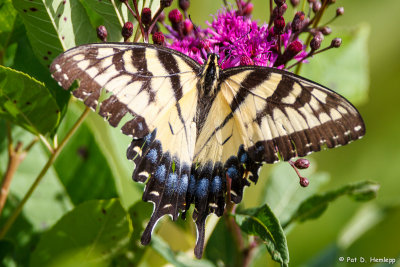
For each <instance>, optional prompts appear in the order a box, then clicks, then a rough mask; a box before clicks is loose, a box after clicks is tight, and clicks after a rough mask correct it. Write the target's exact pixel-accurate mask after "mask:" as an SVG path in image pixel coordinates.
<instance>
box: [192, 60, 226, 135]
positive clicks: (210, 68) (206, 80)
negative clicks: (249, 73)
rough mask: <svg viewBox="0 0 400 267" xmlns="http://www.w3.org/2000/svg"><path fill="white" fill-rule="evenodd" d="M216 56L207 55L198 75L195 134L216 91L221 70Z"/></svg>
mask: <svg viewBox="0 0 400 267" xmlns="http://www.w3.org/2000/svg"><path fill="white" fill-rule="evenodd" d="M218 59H219V57H218V55H217V54H208V57H207V62H206V63H205V64H204V65H203V68H202V70H201V72H200V74H199V76H200V79H199V81H198V83H197V89H198V101H197V112H196V125H197V132H200V130H201V129H202V127H203V125H204V122H205V119H206V118H207V115H208V112H209V110H210V108H211V105H212V103H213V101H214V99H215V96H216V92H217V89H218V83H219V76H220V73H221V69H220V67H219V65H218Z"/></svg>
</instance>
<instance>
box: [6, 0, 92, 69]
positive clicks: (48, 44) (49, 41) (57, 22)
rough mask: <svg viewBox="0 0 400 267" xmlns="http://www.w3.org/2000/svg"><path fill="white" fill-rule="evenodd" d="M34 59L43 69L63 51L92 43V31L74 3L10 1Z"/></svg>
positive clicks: (70, 0)
mask: <svg viewBox="0 0 400 267" xmlns="http://www.w3.org/2000/svg"><path fill="white" fill-rule="evenodd" d="M13 4H14V7H15V9H16V10H17V11H18V12H19V14H20V15H21V17H22V18H23V21H24V24H25V27H26V31H27V35H28V37H29V41H30V43H31V45H32V48H33V51H34V53H35V55H36V57H37V58H38V59H39V60H40V62H41V63H42V64H43V65H44V66H49V65H50V63H51V61H52V60H53V59H54V58H55V57H56V56H58V55H59V54H60V53H62V52H63V51H65V50H67V49H69V48H72V47H74V46H77V45H79V44H85V43H90V42H94V41H96V31H95V30H94V29H93V27H92V25H91V24H90V21H89V18H88V17H87V14H86V12H85V9H84V8H83V6H82V5H81V4H80V2H79V1H78V0H68V1H63V0H55V1H24V0H13Z"/></svg>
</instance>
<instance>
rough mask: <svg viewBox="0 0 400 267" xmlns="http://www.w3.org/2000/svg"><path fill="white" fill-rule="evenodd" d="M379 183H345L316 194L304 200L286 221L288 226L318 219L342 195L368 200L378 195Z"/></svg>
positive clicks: (357, 199)
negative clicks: (296, 222) (297, 222)
mask: <svg viewBox="0 0 400 267" xmlns="http://www.w3.org/2000/svg"><path fill="white" fill-rule="evenodd" d="M378 189H379V185H378V184H377V183H375V182H370V181H363V182H358V183H355V184H350V185H345V186H343V187H342V188H339V189H336V190H332V191H328V192H326V193H324V194H322V195H314V196H312V197H310V198H308V199H306V200H305V201H303V202H302V203H301V204H300V206H299V208H298V209H297V211H296V212H295V213H294V214H293V216H292V217H291V218H290V219H289V221H287V222H286V223H284V224H283V225H285V226H287V225H288V224H290V223H293V222H295V221H299V222H304V221H306V220H310V219H316V218H318V217H319V216H321V214H322V213H323V212H324V211H325V210H326V209H327V207H328V204H329V203H330V202H332V201H334V200H336V199H337V198H338V197H340V196H344V195H349V196H350V197H351V198H353V199H354V200H356V201H368V200H370V199H372V198H375V197H376V194H377V192H378Z"/></svg>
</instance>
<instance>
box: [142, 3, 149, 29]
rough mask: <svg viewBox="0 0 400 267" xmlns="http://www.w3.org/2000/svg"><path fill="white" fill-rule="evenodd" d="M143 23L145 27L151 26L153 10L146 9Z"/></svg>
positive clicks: (143, 10) (143, 13)
mask: <svg viewBox="0 0 400 267" xmlns="http://www.w3.org/2000/svg"><path fill="white" fill-rule="evenodd" d="M141 19H142V23H143V25H144V26H149V25H150V23H151V9H150V8H148V7H144V8H143V9H142V14H141Z"/></svg>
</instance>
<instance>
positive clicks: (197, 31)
mask: <svg viewBox="0 0 400 267" xmlns="http://www.w3.org/2000/svg"><path fill="white" fill-rule="evenodd" d="M189 20H190V22H191V23H192V25H193V28H194V32H195V33H196V36H198V35H199V30H198V28H197V26H196V24H194V22H193V20H192V18H191V17H190V15H189Z"/></svg>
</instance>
